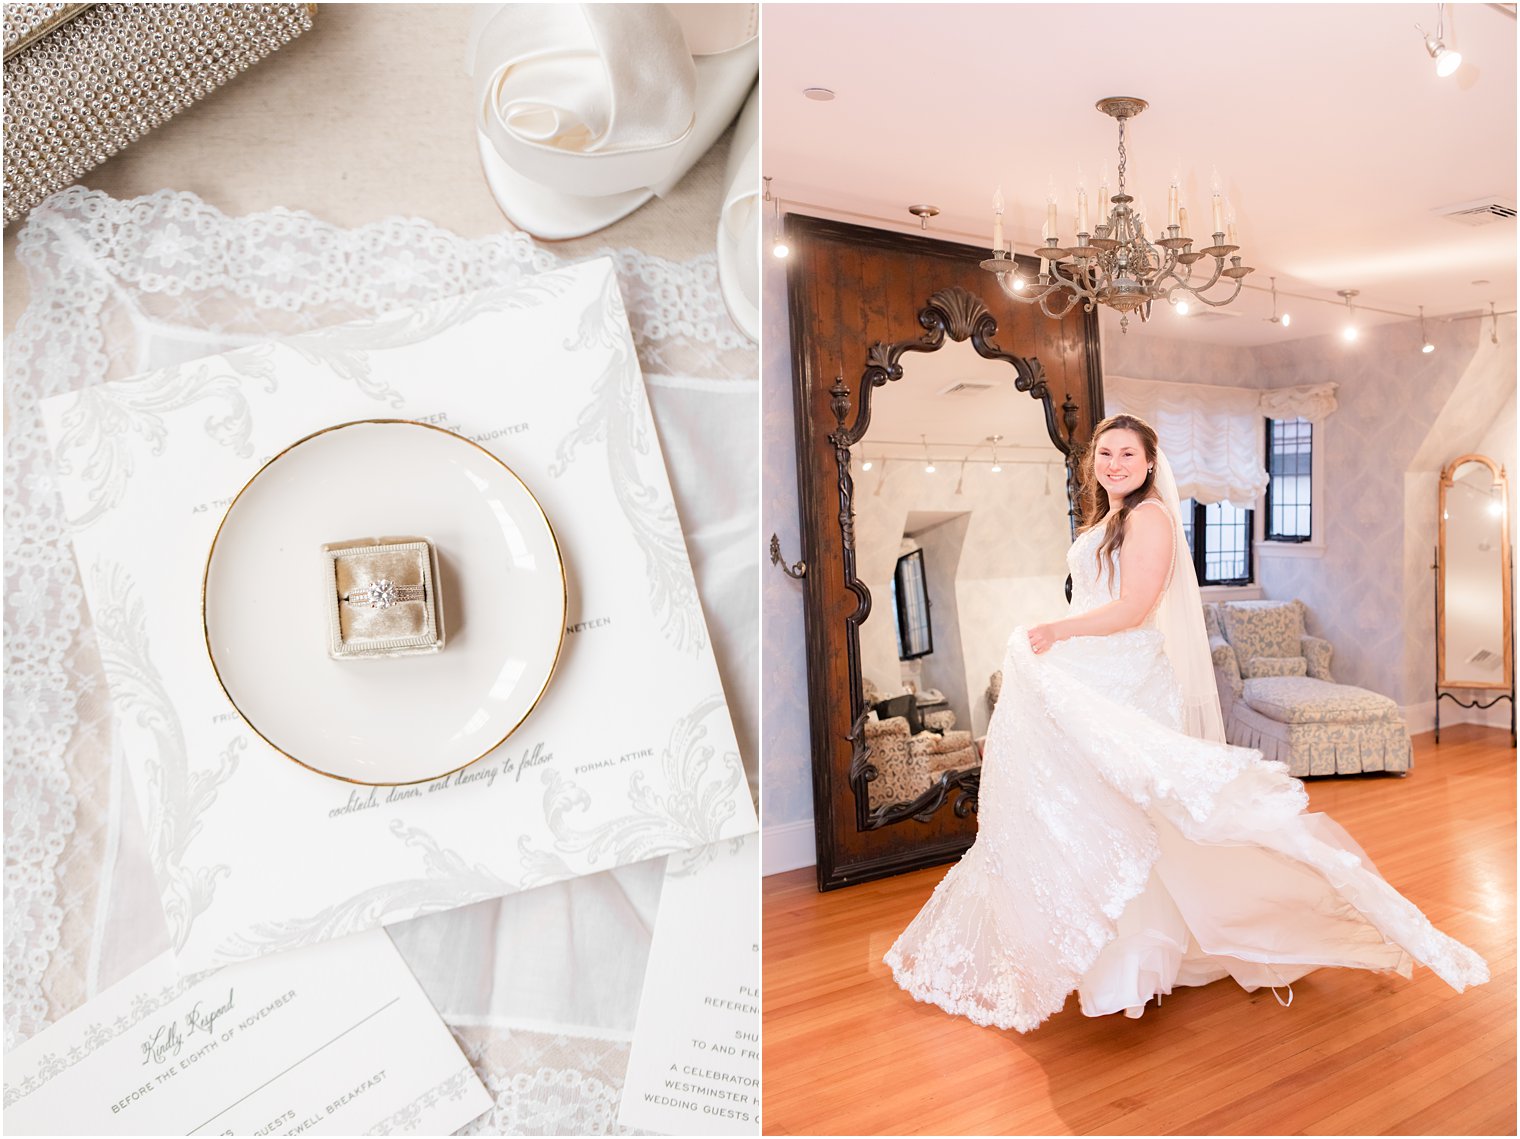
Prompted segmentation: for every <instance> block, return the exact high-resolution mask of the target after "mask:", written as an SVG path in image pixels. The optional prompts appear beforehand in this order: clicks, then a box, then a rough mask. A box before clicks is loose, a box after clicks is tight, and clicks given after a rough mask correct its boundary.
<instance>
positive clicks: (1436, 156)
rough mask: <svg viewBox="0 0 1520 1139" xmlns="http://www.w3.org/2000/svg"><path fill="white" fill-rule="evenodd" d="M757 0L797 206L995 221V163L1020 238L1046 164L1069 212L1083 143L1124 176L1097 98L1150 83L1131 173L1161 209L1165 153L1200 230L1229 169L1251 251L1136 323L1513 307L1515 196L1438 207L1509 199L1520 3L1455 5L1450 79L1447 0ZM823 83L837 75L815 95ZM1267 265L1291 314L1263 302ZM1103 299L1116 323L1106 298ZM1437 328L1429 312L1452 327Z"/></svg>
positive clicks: (947, 226)
mask: <svg viewBox="0 0 1520 1139" xmlns="http://www.w3.org/2000/svg"><path fill="white" fill-rule="evenodd" d="M1506 9H1507V10H1506ZM763 11H764V21H765V23H764V34H763V38H762V44H763V48H762V50H763V52H764V59H763V64H762V69H763V70H762V73H763V74H764V76H765V82H764V93H763V106H762V114H763V123H764V170H763V171H762V172H763V173H764V174H766V175H769V176H771V178H772V179H773V189H774V192H775V194H776V195H777V196H778V197H779V198H780V199H781V200H782V209H783V211H786V212H797V213H810V214H815V215H819V216H835V217H840V218H842V219H843V220H846V221H855V222H858V223H860V224H864V225H874V226H877V227H879V228H898V229H903V230H909V229H913V230H916V229H918V224H919V223H918V222H917V220H916V219H914V218H912V217H911V216H909V215H908V213H907V206H908V205H910V204H912V203H920V202H923V203H930V204H933V205H936V206H938V207H939V208H940V210H941V211H942V212H941V213H940V215H939V216H938V217H936V218H935V219H934V220H933V221H931V222H930V224H929V232H930V234H931V235H933V234H936V233H938V234H941V235H943V236H945V238H946V239H947V240H955V241H978V240H980V241H981V242H983V243H990V240H991V224H992V197H993V194H994V192H995V191H996V190H997V188H998V187H999V186H1001V188H1002V191H1003V194H1004V197H1005V199H1006V200H1007V202H1008V206H1007V212H1006V214H1005V216H1004V223H1005V228H1006V231H1007V235H1008V237H1009V238H1011V239H1012V240H1013V242H1014V245H1015V248H1016V249H1018V250H1020V251H1024V250H1026V249H1029V248H1032V247H1033V246H1034V245H1035V244H1037V243H1038V241H1039V238H1040V232H1039V231H1040V225H1041V223H1042V222H1043V220H1044V204H1045V199H1046V196H1047V194H1048V193H1049V191H1050V187H1051V182H1052V179H1053V180H1054V185H1055V189H1056V193H1057V201H1058V206H1059V209H1060V213H1061V217H1062V219H1063V220H1062V222H1061V230H1062V231H1063V233H1067V232H1069V230H1070V227H1071V220H1072V215H1073V205H1074V196H1075V188H1076V183H1077V177H1078V171H1079V169H1080V170H1081V171H1082V172H1083V174H1084V175H1085V177H1086V181H1087V188H1088V192H1089V195H1090V196H1091V197H1095V196H1096V192H1095V191H1096V184H1097V182H1098V179H1099V174H1100V172H1101V171H1102V169H1103V168H1104V167H1105V166H1106V167H1107V170H1108V173H1109V177H1110V181H1111V182H1114V181H1116V178H1115V173H1116V170H1117V143H1118V132H1117V127H1116V125H1115V123H1114V122H1113V120H1111V119H1109V118H1108V117H1107V116H1105V115H1102V114H1100V113H1099V112H1098V111H1096V110H1095V109H1094V104H1095V103H1096V102H1097V101H1098V100H1099V99H1100V98H1103V97H1105V96H1110V95H1134V96H1139V97H1140V98H1143V99H1146V100H1148V101H1149V103H1150V107H1149V109H1147V110H1146V111H1145V112H1144V113H1143V114H1141V115H1140V116H1139V117H1138V118H1137V119H1135V120H1132V121H1131V123H1130V125H1129V127H1128V128H1127V132H1128V150H1129V164H1128V181H1129V185H1130V188H1131V192H1132V193H1135V194H1136V196H1137V197H1140V198H1142V199H1144V200H1145V201H1146V202H1147V203H1148V204H1150V205H1151V206H1152V207H1153V208H1154V209H1155V210H1156V211H1157V212H1159V211H1162V210H1164V209H1165V207H1166V194H1167V186H1168V183H1169V182H1170V181H1171V180H1172V178H1173V176H1174V175H1175V176H1176V177H1178V178H1179V179H1180V181H1181V185H1182V198H1183V204H1184V205H1185V206H1187V207H1188V210H1189V214H1190V216H1191V218H1192V219H1193V222H1194V224H1193V227H1192V228H1193V231H1194V233H1195V235H1196V233H1197V232H1198V230H1199V228H1200V224H1199V223H1200V222H1201V221H1205V220H1207V218H1208V194H1209V188H1210V185H1211V183H1212V179H1213V175H1214V171H1215V170H1217V171H1218V175H1219V178H1220V181H1221V182H1222V184H1223V187H1224V189H1225V192H1226V194H1227V195H1228V197H1229V200H1230V202H1231V204H1232V206H1233V208H1234V210H1235V213H1236V219H1237V228H1238V233H1239V242H1240V245H1241V247H1242V248H1241V252H1242V255H1243V256H1244V260H1245V263H1246V264H1247V265H1252V266H1254V267H1255V269H1256V272H1255V273H1254V274H1253V275H1252V276H1251V277H1250V278H1248V282H1247V284H1248V287H1247V290H1246V291H1245V292H1243V293H1242V295H1241V297H1240V298H1239V299H1238V300H1237V301H1235V303H1233V304H1231V305H1229V306H1228V307H1226V308H1223V309H1220V310H1217V313H1215V312H1210V313H1208V314H1207V315H1206V316H1205V317H1204V318H1202V319H1200V318H1198V317H1186V318H1181V317H1177V316H1176V315H1175V314H1174V313H1172V312H1169V311H1162V310H1161V309H1160V307H1159V306H1158V309H1157V312H1156V315H1155V316H1153V317H1152V319H1151V321H1150V322H1149V323H1147V324H1145V325H1140V324H1138V322H1137V321H1135V320H1131V322H1130V330H1129V335H1140V336H1149V335H1161V336H1165V337H1167V338H1169V339H1181V340H1196V341H1202V342H1209V343H1216V344H1227V345H1237V346H1244V345H1260V344H1268V343H1272V342H1277V341H1281V340H1283V339H1287V338H1293V339H1297V338H1300V337H1307V336H1317V335H1324V334H1327V333H1331V332H1334V331H1337V330H1338V329H1339V328H1340V327H1341V326H1342V325H1343V324H1344V323H1345V319H1346V313H1345V310H1344V308H1343V307H1342V308H1339V309H1337V308H1336V307H1335V306H1336V305H1342V304H1343V302H1341V300H1340V298H1338V297H1337V296H1336V291H1337V290H1338V289H1359V290H1360V291H1361V295H1360V296H1359V297H1358V298H1357V301H1358V303H1359V304H1360V305H1361V306H1365V307H1364V308H1363V310H1362V311H1361V312H1359V313H1358V314H1357V320H1358V323H1359V324H1361V325H1362V326H1363V327H1364V328H1365V327H1371V326H1374V325H1376V324H1378V323H1385V322H1388V321H1392V320H1403V319H1408V318H1412V317H1414V316H1415V315H1416V313H1417V311H1418V306H1420V305H1424V306H1425V311H1426V313H1427V315H1428V316H1431V317H1443V316H1451V315H1458V314H1464V313H1472V312H1476V311H1486V310H1487V309H1488V306H1489V304H1490V302H1494V303H1496V304H1497V307H1498V309H1499V311H1500V312H1504V311H1506V310H1513V309H1514V307H1515V291H1516V290H1515V276H1516V256H1515V245H1516V235H1515V222H1514V221H1513V220H1507V221H1498V222H1494V223H1492V224H1489V225H1485V226H1479V227H1473V226H1467V225H1463V224H1459V223H1457V222H1454V221H1452V220H1449V219H1447V218H1444V217H1441V216H1439V215H1438V214H1437V213H1436V212H1435V211H1437V210H1439V209H1441V208H1443V207H1448V206H1453V205H1458V204H1462V203H1468V202H1472V201H1474V200H1476V199H1480V198H1485V199H1486V198H1490V197H1492V198H1494V199H1496V200H1503V201H1506V202H1508V204H1510V205H1511V206H1513V205H1514V202H1515V196H1516V187H1515V169H1516V165H1515V161H1516V153H1515V138H1516V134H1515V132H1516V122H1515V118H1516V106H1515V91H1516V71H1515V43H1516V23H1515V19H1514V17H1513V15H1512V14H1511V12H1512V11H1513V6H1512V5H1510V6H1505V5H1492V4H1462V5H1457V6H1455V8H1453V9H1448V17H1447V21H1446V43H1447V44H1448V45H1449V46H1452V47H1455V48H1456V49H1457V50H1459V51H1461V52H1462V54H1463V64H1462V67H1461V68H1460V69H1459V70H1458V71H1457V73H1456V74H1455V75H1453V76H1451V77H1449V78H1446V79H1441V78H1439V77H1437V75H1436V73H1435V68H1434V65H1433V63H1432V61H1431V60H1430V58H1429V56H1427V55H1426V53H1425V49H1424V46H1423V44H1422V42H1421V37H1420V33H1419V32H1418V31H1416V30H1415V24H1416V23H1419V24H1421V25H1423V26H1424V27H1425V28H1426V29H1427V30H1433V29H1434V25H1435V17H1436V6H1435V5H1434V4H1313V5H1296V4H1295V5H1290V4H1281V5H1277V4H1253V5H1247V4H1191V5H1159V4H1158V5H1152V4H1125V5H1100V4H1059V5H1054V4H1003V5H951V4H939V5H916V4H860V5H857V4H840V5H830V4H795V5H793V4H769V5H766V6H765V7H764V9H763ZM807 87H827V88H830V89H832V90H833V91H834V92H835V93H836V98H835V99H834V100H833V101H830V102H818V101H814V100H812V99H808V98H805V97H804V96H803V94H802V92H803V89H804V88H807ZM857 215H866V216H864V217H862V216H857ZM1269 276H1275V277H1276V278H1277V287H1278V290H1279V293H1280V294H1284V295H1282V296H1280V298H1279V301H1278V311H1279V312H1283V311H1287V312H1289V313H1291V315H1292V318H1293V322H1292V325H1291V327H1290V328H1289V329H1284V328H1282V327H1281V326H1280V325H1274V324H1271V323H1269V322H1268V321H1267V320H1266V318H1267V317H1268V316H1269V315H1270V314H1271V312H1272V301H1271V298H1270V296H1269V295H1268V293H1267V287H1268V277H1269ZM1479 280H1482V281H1486V282H1488V283H1486V284H1474V283H1473V282H1475V281H1479ZM1291 294H1296V296H1295V295H1291ZM1300 298H1314V299H1300ZM1322 301H1329V302H1332V303H1331V304H1325V303H1320V302H1322ZM1371 309H1383V310H1387V313H1385V314H1380V313H1376V312H1373V311H1370V310H1371ZM1103 319H1104V324H1105V335H1110V334H1113V333H1115V332H1117V327H1114V326H1116V325H1117V317H1116V316H1115V315H1114V314H1112V313H1110V312H1108V311H1107V310H1104V313H1103ZM1439 331H1440V324H1439V322H1438V321H1437V322H1433V323H1432V326H1431V330H1430V335H1431V339H1432V340H1434V341H1437V343H1439Z"/></svg>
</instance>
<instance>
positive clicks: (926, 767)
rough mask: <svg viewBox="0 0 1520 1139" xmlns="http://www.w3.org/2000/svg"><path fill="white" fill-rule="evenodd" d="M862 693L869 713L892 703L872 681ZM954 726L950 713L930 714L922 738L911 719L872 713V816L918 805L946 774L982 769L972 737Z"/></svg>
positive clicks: (868, 724) (868, 728) (925, 718)
mask: <svg viewBox="0 0 1520 1139" xmlns="http://www.w3.org/2000/svg"><path fill="white" fill-rule="evenodd" d="M862 687H863V690H864V696H865V702H866V706H867V707H868V708H872V709H874V708H875V707H876V705H878V704H880V703H881V702H882V701H884V700H887V699H890V697H888V696H886V695H884V694H883V693H882V692H881V690H880V689H878V688H877V687H876V686H875V685H874V684H872V683H871V681H870V679H869V678H864V680H863V685H862ZM954 725H955V713H954V712H953V711H949V710H939V711H934V712H928V713H926V714H925V715H924V716H923V720H922V724H921V727H922V730H920V731H919V732H918V733H917V734H915V733H914V732H913V730H912V727H911V726H910V725H909V722H908V717H907V716H887V717H885V718H878V717H877V715H876V713H875V712H874V711H873V712H872V713H871V714H870V715H869V716H868V717H867V718H866V725H865V742H866V746H867V747H868V748H870V749H871V762H872V763H873V764H874V765H875V767H876V770H877V772H878V775H877V777H876V779H874V780H873V781H872V782H871V783H870V785H869V786H870V805H871V808H872V809H873V810H874V809H876V808H877V807H881V806H884V805H886V804H890V803H904V802H908V801H910V800H912V799H916V798H918V797H919V796H920V795H922V794H923V793H924V792H925V791H926V790H928V789H929V786H930V784H932V783H933V782H934V781H935V780H936V779H938V778H939V777H940V776H941V775H942V774H944V773H945V772H946V771H964V770H966V769H967V768H971V767H976V766H978V765H979V764H980V763H981V758H980V756H978V754H977V750H976V745H975V744H974V743H973V742H972V740H971V733H970V732H966V731H957V730H955V727H954Z"/></svg>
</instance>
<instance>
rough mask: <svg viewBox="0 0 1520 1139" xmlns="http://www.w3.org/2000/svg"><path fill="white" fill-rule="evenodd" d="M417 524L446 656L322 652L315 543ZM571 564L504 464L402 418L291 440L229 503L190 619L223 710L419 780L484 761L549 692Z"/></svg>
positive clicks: (278, 734)
mask: <svg viewBox="0 0 1520 1139" xmlns="http://www.w3.org/2000/svg"><path fill="white" fill-rule="evenodd" d="M385 534H415V535H418V536H421V537H424V538H426V539H428V540H429V541H430V542H432V543H433V546H434V548H435V549H436V551H437V553H438V561H439V570H440V582H439V585H440V590H439V592H440V596H441V598H442V601H443V610H444V626H445V628H446V629H447V634H448V637H447V642H446V644H445V646H444V648H443V650H442V651H441V652H438V653H433V654H430V655H423V656H405V657H394V658H384V659H363V660H333V659H332V658H331V657H330V656H329V655H328V652H327V648H328V645H327V635H328V634H327V628H328V626H327V609H326V605H327V601H328V599H327V597H326V596H325V592H324V585H325V582H326V575H325V573H324V571H325V570H326V565H325V560H324V558H323V555H322V547H323V545H324V544H326V543H330V542H340V541H346V540H348V539H352V538H362V537H365V536H368V535H385ZM565 607H566V594H565V570H564V563H563V562H562V560H561V556H560V550H559V544H558V542H557V541H556V540H555V537H554V530H553V527H552V526H551V525H550V523H549V520H548V519H547V518H546V517H545V515H544V512H543V509H542V508H541V507H540V506H539V504H538V501H537V499H535V498H534V497H533V494H532V493H531V492H530V491H529V490H528V488H527V487H526V486H525V485H524V484H523V482H522V480H521V479H519V478H518V477H517V475H516V474H514V473H513V472H512V470H511V469H510V468H508V467H507V466H506V465H505V464H504V463H503V462H502V461H501V460H500V459H498V458H496V457H495V456H494V455H492V454H491V453H490V452H489V451H486V450H485V449H484V448H482V447H480V446H478V445H477V444H475V443H472V442H471V441H470V440H468V439H465V438H464V437H463V436H460V435H456V434H454V433H453V432H451V431H445V430H443V429H442V428H438V427H433V426H431V425H430V424H425V423H413V422H410V421H407V420H383V419H382V420H364V421H360V422H355V423H344V424H338V425H336V426H334V427H329V428H327V429H326V430H323V431H319V432H317V433H316V434H314V435H309V436H307V437H306V438H304V439H301V440H299V441H298V442H296V443H293V444H292V445H291V446H290V447H288V448H286V449H285V450H284V451H282V452H280V454H278V455H276V456H275V457H274V458H273V459H271V460H270V461H269V462H268V463H267V464H265V465H264V467H263V468H261V469H260V470H259V471H258V473H257V474H255V475H254V476H253V478H252V479H251V480H250V481H249V483H248V485H247V486H245V487H244V488H243V489H242V490H241V491H240V492H239V493H238V496H237V497H236V498H235V499H234V500H233V502H232V505H231V506H229V507H228V508H227V515H226V517H225V518H224V519H223V520H222V524H221V526H220V528H219V529H218V530H217V533H216V537H215V538H213V539H212V543H211V551H210V553H209V555H208V557H207V561H206V576H205V589H204V594H203V598H202V615H203V620H204V623H205V631H206V648H207V651H208V652H209V653H210V655H211V663H212V667H213V668H214V669H215V670H216V674H217V678H218V680H219V681H220V682H221V685H222V688H223V689H224V690H225V691H226V693H227V696H228V698H229V699H231V701H232V703H233V706H234V707H235V708H236V709H237V710H238V712H239V714H240V715H241V716H242V717H243V719H244V720H246V721H247V722H248V724H249V726H250V727H252V728H253V730H254V731H255V732H257V733H258V734H259V735H260V736H261V737H263V739H264V740H265V741H266V742H268V743H269V744H270V745H271V746H272V747H274V748H275V749H276V750H277V751H280V752H282V753H283V754H284V755H286V756H288V757H289V758H291V759H293V760H295V761H296V762H297V763H300V764H302V765H304V766H306V767H309V768H311V769H312V770H313V771H317V772H320V773H321V774H324V775H330V776H333V777H334V778H337V779H344V780H348V781H350V782H354V783H366V784H396V783H419V782H423V781H425V780H429V779H436V778H439V777H441V776H443V775H447V774H448V773H450V772H452V771H457V770H458V769H459V768H461V767H464V766H466V765H468V764H470V763H473V762H474V761H475V760H477V759H480V758H482V757H484V756H485V755H487V754H489V753H490V752H491V751H492V750H493V749H495V748H496V747H497V746H498V745H499V744H501V743H502V742H503V741H504V740H505V739H506V738H507V737H508V736H509V735H511V734H512V732H513V731H515V730H516V729H517V727H518V726H519V725H520V724H521V723H522V722H523V721H524V720H525V719H526V718H527V717H528V714H529V713H530V712H531V711H532V710H533V708H534V706H535V705H536V704H537V703H538V701H539V698H540V697H541V696H542V695H543V693H544V690H545V689H546V688H547V687H548V684H549V681H550V678H551V677H552V676H553V674H554V666H555V664H556V662H557V661H558V659H559V650H560V644H561V641H562V640H563V637H564V630H565Z"/></svg>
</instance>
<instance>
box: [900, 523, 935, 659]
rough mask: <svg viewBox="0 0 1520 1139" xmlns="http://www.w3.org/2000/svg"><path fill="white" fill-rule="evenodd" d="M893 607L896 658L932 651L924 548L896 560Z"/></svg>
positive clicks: (926, 654)
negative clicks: (894, 611)
mask: <svg viewBox="0 0 1520 1139" xmlns="http://www.w3.org/2000/svg"><path fill="white" fill-rule="evenodd" d="M892 607H893V608H894V609H896V610H897V658H898V659H899V660H914V659H916V658H918V657H923V656H928V655H929V654H930V653H932V652H933V651H934V632H933V630H932V629H931V628H930V626H929V585H928V582H927V580H926V579H925V578H924V552H923V551H922V550H914V551H913V552H912V553H910V554H904V555H903V556H902V557H900V558H898V559H897V571H896V572H895V573H894V574H893V575H892Z"/></svg>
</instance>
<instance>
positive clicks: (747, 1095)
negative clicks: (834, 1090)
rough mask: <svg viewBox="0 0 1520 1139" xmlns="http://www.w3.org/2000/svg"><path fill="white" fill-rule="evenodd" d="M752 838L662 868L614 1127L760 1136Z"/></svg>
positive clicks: (756, 870) (756, 867) (756, 888)
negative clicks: (662, 882)
mask: <svg viewBox="0 0 1520 1139" xmlns="http://www.w3.org/2000/svg"><path fill="white" fill-rule="evenodd" d="M757 837H758V836H754V835H751V836H749V837H748V838H741V839H734V840H732V841H729V842H723V843H718V844H716V845H714V846H713V847H712V848H711V849H710V850H709V851H706V852H702V853H703V855H704V857H695V856H691V855H686V856H675V857H672V858H671V859H670V861H669V863H668V864H667V866H666V871H665V886H664V889H663V891H662V892H661V894H660V912H659V915H658V916H657V917H656V919H655V927H654V940H653V943H652V944H651V946H650V949H649V967H648V970H647V971H646V972H645V974H644V991H643V994H642V995H641V996H640V998H639V1016H638V1022H637V1025H636V1027H635V1029H634V1036H633V1048H632V1050H631V1052H630V1053H629V1057H628V1075H627V1079H626V1080H625V1082H624V1084H623V1098H622V1101H621V1103H620V1104H619V1105H618V1122H619V1123H621V1124H623V1125H624V1126H627V1127H637V1128H641V1129H643V1130H646V1131H656V1132H660V1133H661V1134H666V1135H758V1134H760V885H759V884H760V851H759V843H758V841H756V839H757Z"/></svg>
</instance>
